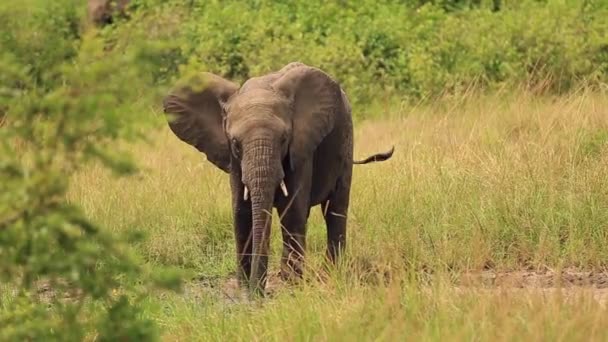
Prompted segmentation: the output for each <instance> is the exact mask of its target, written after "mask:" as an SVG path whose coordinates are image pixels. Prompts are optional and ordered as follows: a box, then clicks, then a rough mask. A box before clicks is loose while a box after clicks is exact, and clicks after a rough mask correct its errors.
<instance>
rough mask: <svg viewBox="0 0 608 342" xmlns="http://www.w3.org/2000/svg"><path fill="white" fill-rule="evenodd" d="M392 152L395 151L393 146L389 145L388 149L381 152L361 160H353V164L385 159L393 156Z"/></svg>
mask: <svg viewBox="0 0 608 342" xmlns="http://www.w3.org/2000/svg"><path fill="white" fill-rule="evenodd" d="M393 152H395V146H393V147H391V150H390V151H387V152H383V153H376V154H374V155H372V156H369V157H367V158H365V159H363V160H354V161H353V164H367V163H374V162H380V161H385V160H388V159H390V158H391V157H392V156H393Z"/></svg>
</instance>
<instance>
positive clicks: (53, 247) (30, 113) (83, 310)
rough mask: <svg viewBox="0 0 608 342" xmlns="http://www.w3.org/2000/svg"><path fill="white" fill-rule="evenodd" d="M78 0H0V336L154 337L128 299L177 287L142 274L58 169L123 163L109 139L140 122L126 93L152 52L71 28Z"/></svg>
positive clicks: (76, 24)
mask: <svg viewBox="0 0 608 342" xmlns="http://www.w3.org/2000/svg"><path fill="white" fill-rule="evenodd" d="M78 3H79V2H77V1H71V0H61V1H57V2H48V1H43V0H40V1H26V5H27V6H22V5H21V4H19V5H15V4H14V3H12V2H11V3H6V2H3V3H2V5H0V18H2V19H3V20H0V31H1V32H2V36H1V37H0V51H1V52H0V53H1V54H0V75H2V76H0V77H1V81H2V84H1V86H0V98H1V99H2V103H3V108H2V111H3V113H2V115H3V116H5V121H4V125H3V126H2V127H1V128H0V295H1V296H2V297H0V300H1V301H0V340H3V341H7V340H10V341H12V340H68V341H71V340H82V339H83V338H84V337H86V336H90V335H95V336H96V337H97V338H98V339H101V340H117V339H118V340H141V339H145V340H149V339H154V338H155V337H157V336H158V332H157V331H156V330H155V328H154V324H153V322H151V321H149V320H148V319H142V318H141V317H140V315H139V309H138V302H139V301H140V300H141V298H143V297H144V296H145V295H146V293H147V292H148V291H149V290H150V289H152V288H154V287H155V286H156V285H163V286H169V285H178V283H177V282H176V281H177V279H176V278H175V277H172V276H170V274H169V273H166V272H159V273H155V274H159V275H160V276H152V275H151V274H150V273H149V271H148V270H147V269H146V268H145V267H144V266H142V263H141V262H139V260H138V258H137V255H135V254H133V252H132V251H131V250H130V248H129V246H128V244H127V243H126V241H125V240H124V239H123V238H121V237H117V236H114V235H112V234H110V233H109V232H108V231H107V230H105V229H103V228H102V227H99V226H98V225H96V224H95V223H94V222H92V221H90V220H89V219H88V218H87V217H86V215H85V214H84V213H83V211H82V210H81V209H80V208H79V207H78V206H77V205H76V204H74V203H70V202H69V201H68V200H67V199H66V197H65V194H66V192H67V190H68V187H69V184H70V182H69V181H70V176H71V175H73V174H74V173H75V172H76V171H77V170H79V169H81V168H82V167H83V166H84V165H86V164H87V163H89V162H91V161H96V162H100V163H102V164H104V165H105V166H106V167H107V168H109V169H110V170H112V171H114V172H115V173H116V174H118V175H126V174H131V173H133V172H134V171H135V166H134V165H133V164H132V163H131V162H130V159H129V158H128V155H125V154H124V153H121V152H120V151H117V150H116V148H115V146H114V145H115V143H114V142H115V140H117V139H131V138H134V137H136V133H137V129H136V128H135V127H136V126H140V125H141V123H142V122H146V121H147V120H143V119H142V118H143V115H142V114H143V113H147V112H146V111H145V110H144V109H143V107H142V105H141V102H140V101H138V100H139V99H141V98H142V93H141V91H142V90H144V89H147V88H149V86H148V84H150V79H149V77H146V75H148V74H149V71H150V70H152V69H155V68H156V66H155V65H156V64H155V63H156V61H157V60H158V58H157V57H156V54H155V53H154V49H153V48H150V47H145V46H141V44H139V45H137V46H132V47H131V48H130V49H128V50H125V51H122V52H121V53H112V54H109V53H106V52H104V48H105V46H104V42H103V41H102V40H100V39H99V38H98V37H96V35H95V33H94V32H90V31H81V30H80V18H81V16H80V15H78V14H77V12H76V11H75V10H74V8H78V6H76V5H77V4H78ZM138 283H139V284H141V286H137V287H136V286H135V285H136V284H138ZM44 293H46V295H43V294H44ZM47 305H50V310H49V309H47ZM115 320H119V321H115ZM117 323H118V324H117Z"/></svg>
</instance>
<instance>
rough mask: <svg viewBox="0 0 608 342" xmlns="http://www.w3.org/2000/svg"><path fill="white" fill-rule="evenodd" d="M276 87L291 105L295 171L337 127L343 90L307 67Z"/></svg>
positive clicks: (291, 154) (294, 71)
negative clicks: (335, 122)
mask: <svg viewBox="0 0 608 342" xmlns="http://www.w3.org/2000/svg"><path fill="white" fill-rule="evenodd" d="M273 87H274V88H275V89H276V90H277V91H279V92H280V93H282V94H283V95H285V96H286V97H287V98H288V99H289V100H290V101H291V103H292V109H293V114H292V115H293V118H292V138H291V142H290V145H289V157H290V160H291V167H292V169H294V168H296V167H298V166H299V165H301V163H303V162H304V161H306V159H308V158H309V157H311V156H312V154H313V152H314V150H315V149H316V148H317V146H318V145H319V144H320V143H321V141H323V138H325V136H326V135H327V134H328V133H329V132H331V130H332V129H333V127H334V117H335V113H336V111H337V110H339V106H340V103H341V102H340V101H341V99H342V97H341V90H340V86H339V85H338V83H336V82H335V81H334V80H333V79H332V78H331V77H329V76H328V75H327V74H325V73H324V72H323V71H321V70H319V69H317V68H313V67H309V66H306V65H303V64H301V65H297V66H295V67H293V68H290V69H289V70H287V71H286V72H285V74H284V75H283V76H281V77H280V78H279V79H278V80H276V81H275V82H274V84H273Z"/></svg>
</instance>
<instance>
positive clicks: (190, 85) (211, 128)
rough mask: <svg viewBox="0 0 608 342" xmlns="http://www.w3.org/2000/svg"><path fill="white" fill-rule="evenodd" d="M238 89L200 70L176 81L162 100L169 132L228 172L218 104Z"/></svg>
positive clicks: (231, 83)
mask: <svg viewBox="0 0 608 342" xmlns="http://www.w3.org/2000/svg"><path fill="white" fill-rule="evenodd" d="M238 89H239V86H238V85H237V84H235V83H233V82H230V81H228V80H225V79H223V78H221V77H219V76H217V75H214V74H211V73H207V72H204V73H199V74H196V75H194V76H191V77H187V78H186V79H183V80H180V81H179V82H178V84H177V85H176V86H175V87H174V89H173V90H172V91H171V92H170V93H169V94H168V95H167V96H166V97H165V98H164V100H163V107H164V112H165V113H166V114H167V116H168V118H167V119H168V121H169V127H170V128H171V131H173V133H175V135H176V136H177V137H178V138H180V139H181V140H182V141H184V142H186V143H188V144H190V145H192V146H194V147H195V148H196V149H197V150H199V151H200V152H203V153H204V154H205V155H206V156H207V160H209V161H210V162H212V163H213V164H214V165H215V166H217V167H219V168H220V169H222V170H223V171H225V172H230V146H229V143H228V140H227V138H226V134H225V133H224V129H223V117H222V115H223V114H222V113H223V110H222V105H223V103H225V102H226V101H228V98H229V97H230V96H232V95H233V94H234V93H236V92H237V90H238Z"/></svg>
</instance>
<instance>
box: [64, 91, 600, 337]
mask: <svg viewBox="0 0 608 342" xmlns="http://www.w3.org/2000/svg"><path fill="white" fill-rule="evenodd" d="M607 108H608V98H607V97H606V96H605V95H604V94H597V93H589V92H584V91H581V92H579V93H576V94H572V95H570V96H564V97H555V98H543V99H540V98H538V97H533V96H530V95H528V94H527V93H512V94H497V95H495V96H487V97H469V98H466V97H465V98H462V99H460V100H458V101H456V100H450V101H442V102H437V103H436V104H434V105H429V106H422V107H409V106H397V105H395V106H390V107H387V108H385V109H382V108H371V109H370V111H371V110H374V109H377V110H379V111H386V113H385V114H384V117H386V119H383V120H375V121H364V122H357V123H356V132H355V135H356V140H355V157H360V156H365V155H367V154H369V153H372V152H376V151H379V150H386V149H387V148H388V147H390V145H393V144H394V145H396V152H395V155H394V156H393V158H392V159H391V160H390V161H388V162H385V163H380V164H371V165H364V166H356V167H355V174H354V179H353V191H352V195H351V207H350V213H349V215H350V216H349V227H348V244H349V245H348V248H349V249H348V255H347V257H346V259H345V260H344V261H343V263H342V264H341V265H340V269H339V271H338V272H335V273H332V274H330V275H329V276H328V277H325V276H324V272H322V270H323V267H322V260H323V254H324V250H325V247H326V246H325V243H326V242H325V241H326V240H325V227H324V224H323V221H322V218H321V215H320V210H319V209H317V210H314V211H313V212H312V214H311V218H310V220H309V226H308V227H309V231H308V250H307V251H308V255H307V257H308V269H307V274H308V275H309V276H311V277H309V278H310V279H309V281H307V282H306V283H304V284H300V285H298V286H295V285H294V286H286V285H281V286H279V287H278V289H277V292H276V294H275V295H274V296H273V297H272V298H270V299H267V300H265V301H264V302H263V303H261V304H260V303H258V304H251V303H245V302H240V301H238V302H233V301H230V300H227V299H226V298H224V297H225V296H223V295H222V286H223V285H222V283H223V282H225V280H226V279H227V278H228V277H229V276H230V274H231V272H232V271H233V269H234V261H235V260H234V259H235V257H234V244H233V236H232V218H231V209H230V198H229V185H228V177H227V175H225V174H223V173H222V172H221V171H219V170H218V169H216V168H214V167H213V166H212V165H211V164H210V163H208V162H205V161H204V157H203V156H202V155H200V154H199V153H198V152H196V151H195V150H194V149H193V148H191V147H189V146H187V145H185V144H184V143H182V142H180V141H179V140H177V138H175V137H174V136H173V135H172V134H171V133H170V132H169V130H168V129H166V128H164V127H163V129H162V130H161V131H160V132H154V133H150V134H151V135H152V137H153V139H151V140H152V141H153V143H152V144H151V145H136V146H130V147H129V148H130V149H131V150H132V152H133V153H134V154H136V155H137V159H138V160H139V163H140V165H141V166H142V171H141V172H140V173H139V175H138V176H135V177H131V178H126V179H116V178H114V177H112V176H111V175H110V174H108V173H107V172H106V171H103V169H102V168H101V167H99V168H96V167H93V168H90V169H87V170H85V171H83V172H82V173H81V174H79V175H77V177H76V178H75V179H74V181H73V183H72V188H71V192H70V196H71V199H72V200H73V201H75V202H77V203H79V204H81V205H82V206H83V207H84V208H85V210H86V212H87V213H88V214H89V215H90V216H91V217H93V218H94V219H95V220H96V221H98V222H99V223H101V224H103V225H104V226H106V227H111V228H112V229H115V230H116V231H117V232H125V231H129V230H136V231H141V232H144V233H146V235H147V237H148V239H147V240H146V241H145V242H142V243H140V244H139V245H137V246H136V248H137V249H138V251H139V252H140V253H141V254H142V255H143V256H144V258H145V260H147V261H148V262H149V263H151V264H162V265H176V266H179V267H181V268H184V269H187V270H188V271H190V272H191V273H192V274H194V275H196V277H197V278H203V279H211V282H212V283H214V284H215V285H217V286H216V287H215V288H211V287H210V286H204V285H202V282H199V281H195V282H192V283H190V284H188V285H187V286H186V287H187V289H188V290H187V291H186V292H185V293H184V294H179V295H167V294H163V295H159V296H158V297H154V298H150V299H149V302H148V305H149V307H148V308H147V311H146V314H147V315H149V316H150V317H153V318H154V319H155V320H157V321H158V322H159V324H160V325H161V326H162V327H163V328H164V329H165V339H166V340H182V341H189V340H193V339H195V340H234V339H237V340H252V339H253V340H260V341H262V340H264V341H266V340H277V341H278V340H281V341H283V340H331V341H334V340H345V341H352V340H382V341H391V340H396V339H402V338H403V337H408V338H409V339H411V340H444V339H448V340H467V341H470V340H568V341H571V340H605V339H606V338H608V331H607V330H605V329H603V328H602V327H605V326H606V324H607V323H608V318H607V317H608V316H606V315H605V313H606V311H605V309H604V307H603V306H601V305H600V304H598V303H597V302H596V301H594V300H593V299H592V298H591V296H592V293H590V292H589V291H587V290H583V289H581V290H577V291H574V292H571V293H569V295H568V296H567V298H568V300H566V297H565V296H563V295H562V294H560V293H559V291H558V292H556V293H553V292H551V293H550V292H547V291H540V290H536V291H531V292H527V291H514V290H510V289H507V288H501V289H497V290H494V291H486V292H483V291H481V290H474V289H471V288H456V287H454V286H453V284H454V282H453V281H452V279H453V278H454V277H457V276H458V275H459V274H462V273H464V272H471V271H479V270H483V269H487V268H491V269H494V270H502V271H508V270H519V269H544V268H547V267H548V268H557V269H559V268H562V267H575V268H578V269H585V270H596V271H597V270H602V269H604V267H606V266H607V265H608V249H606V247H605V246H606V245H608V226H607V225H608V177H607V176H606V175H608V115H606V114H607V113H606V111H607ZM276 221H277V220H276V219H275V221H274V222H273V224H274V227H273V243H272V246H273V249H272V251H273V255H272V258H271V263H272V271H273V272H275V271H276V270H277V263H278V261H279V253H280V247H281V240H280V233H279V230H278V226H277V224H276ZM429 274H434V275H435V276H434V277H433V278H432V279H433V281H432V282H430V283H429V282H427V281H426V280H428V278H427V277H426V275H429ZM314 275H319V276H320V277H314ZM318 278H322V279H323V280H319V279H318ZM213 279H215V280H213ZM218 287H219V288H218Z"/></svg>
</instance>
